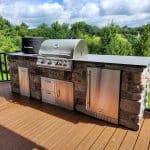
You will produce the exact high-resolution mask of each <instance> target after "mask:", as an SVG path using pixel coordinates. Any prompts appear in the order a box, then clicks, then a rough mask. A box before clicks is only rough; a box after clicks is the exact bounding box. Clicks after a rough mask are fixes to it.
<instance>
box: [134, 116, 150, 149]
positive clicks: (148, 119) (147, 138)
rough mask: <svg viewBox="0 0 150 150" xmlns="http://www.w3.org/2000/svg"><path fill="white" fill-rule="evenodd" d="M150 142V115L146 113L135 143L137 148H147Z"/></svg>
mask: <svg viewBox="0 0 150 150" xmlns="http://www.w3.org/2000/svg"><path fill="white" fill-rule="evenodd" d="M149 142H150V115H146V116H145V119H144V123H143V126H142V128H141V131H140V134H139V136H138V138H137V142H136V144H135V147H134V149H135V150H141V149H142V150H147V149H148V147H149Z"/></svg>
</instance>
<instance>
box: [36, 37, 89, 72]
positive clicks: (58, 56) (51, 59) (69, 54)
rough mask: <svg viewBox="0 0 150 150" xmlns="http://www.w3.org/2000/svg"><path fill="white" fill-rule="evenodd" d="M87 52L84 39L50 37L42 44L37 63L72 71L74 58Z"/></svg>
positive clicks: (41, 65)
mask: <svg viewBox="0 0 150 150" xmlns="http://www.w3.org/2000/svg"><path fill="white" fill-rule="evenodd" d="M86 54H88V48H87V45H86V42H85V41H84V40H82V39H49V40H45V41H44V42H43V43H42V44H41V48H40V50H39V56H38V59H37V65H38V66H39V67H48V68H51V69H58V70H59V69H60V70H66V71H71V70H72V59H73V58H79V57H82V56H84V55H86Z"/></svg>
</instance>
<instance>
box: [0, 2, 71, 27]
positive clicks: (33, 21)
mask: <svg viewBox="0 0 150 150" xmlns="http://www.w3.org/2000/svg"><path fill="white" fill-rule="evenodd" d="M0 14H1V15H2V16H4V17H5V18H6V19H8V20H9V21H11V22H12V23H14V24H20V23H21V22H25V23H27V24H28V25H29V26H31V27H33V26H36V25H39V24H40V23H42V22H45V23H48V24H51V23H52V22H54V21H60V22H68V19H69V18H70V15H69V12H67V11H64V8H63V6H62V5H60V4H59V3H41V4H36V3H34V2H33V1H32V3H30V2H28V1H19V0H18V1H17V0H16V1H15V2H14V3H7V4H6V3H2V4H1V6H0Z"/></svg>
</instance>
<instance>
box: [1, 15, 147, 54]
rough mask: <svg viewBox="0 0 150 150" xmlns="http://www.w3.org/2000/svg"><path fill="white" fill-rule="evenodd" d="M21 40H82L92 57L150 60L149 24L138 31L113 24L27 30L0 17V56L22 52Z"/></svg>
mask: <svg viewBox="0 0 150 150" xmlns="http://www.w3.org/2000/svg"><path fill="white" fill-rule="evenodd" d="M24 36H42V37H44V38H45V39H67V38H75V39H76V38H83V39H85V40H86V42H87V44H88V47H89V52H90V53H92V54H113V55H139V56H142V55H144V56H150V24H147V25H143V26H141V27H136V28H129V27H127V26H124V27H119V26H118V25H116V24H115V23H113V22H112V23H111V24H108V25H106V26H104V27H102V28H99V27H97V26H92V25H89V24H87V23H85V22H82V21H81V22H75V23H73V24H71V25H69V24H66V23H63V24H60V23H59V22H54V23H53V24H51V25H47V24H45V23H42V24H41V25H39V26H38V27H36V28H32V29H30V28H29V27H28V26H27V25H26V24H25V23H22V24H20V25H16V26H15V25H12V24H11V23H10V22H9V21H7V20H6V19H4V18H2V17H0V52H13V51H16V50H20V49H21V38H22V37H24Z"/></svg>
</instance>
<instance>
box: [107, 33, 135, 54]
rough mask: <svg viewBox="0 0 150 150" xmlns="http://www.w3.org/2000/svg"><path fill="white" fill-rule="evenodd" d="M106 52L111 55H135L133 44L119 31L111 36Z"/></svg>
mask: <svg viewBox="0 0 150 150" xmlns="http://www.w3.org/2000/svg"><path fill="white" fill-rule="evenodd" d="M106 52H107V54H111V55H134V51H133V49H132V45H131V44H130V43H129V41H128V40H127V39H126V38H124V37H123V36H122V35H121V34H118V33H116V34H115V35H114V37H111V38H110V42H109V44H108V45H107V50H106Z"/></svg>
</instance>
